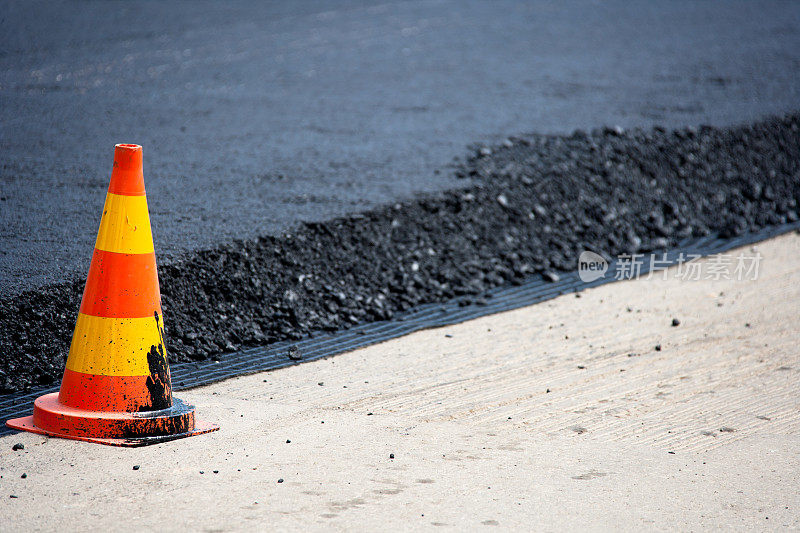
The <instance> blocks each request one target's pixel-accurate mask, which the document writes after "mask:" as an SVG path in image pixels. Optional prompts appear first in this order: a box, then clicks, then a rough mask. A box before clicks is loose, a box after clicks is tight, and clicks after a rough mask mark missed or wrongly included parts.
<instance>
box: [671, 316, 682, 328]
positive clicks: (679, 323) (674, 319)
mask: <svg viewBox="0 0 800 533" xmlns="http://www.w3.org/2000/svg"><path fill="white" fill-rule="evenodd" d="M680 325H681V321H680V320H678V319H677V318H673V319H672V327H673V328H677V327H678V326H680Z"/></svg>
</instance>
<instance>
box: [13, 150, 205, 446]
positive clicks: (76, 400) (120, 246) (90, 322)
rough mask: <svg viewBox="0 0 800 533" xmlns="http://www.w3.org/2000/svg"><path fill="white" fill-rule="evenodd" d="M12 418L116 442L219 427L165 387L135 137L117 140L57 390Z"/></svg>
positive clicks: (20, 424)
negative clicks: (26, 412) (27, 413)
mask: <svg viewBox="0 0 800 533" xmlns="http://www.w3.org/2000/svg"><path fill="white" fill-rule="evenodd" d="M6 424H7V425H8V426H9V427H12V428H14V429H20V430H25V431H32V432H34V433H39V434H42V435H49V436H52V437H63V438H66V439H75V440H83V441H89V442H98V443H101V444H109V445H113V446H144V445H147V444H154V443H157V442H164V441H168V440H174V439H179V438H182V437H189V436H192V435H198V434H200V433H208V432H210V431H214V430H217V429H219V428H218V427H217V426H214V425H212V424H205V423H201V422H198V421H196V420H195V417H194V407H193V406H191V405H187V404H184V403H183V402H181V401H180V400H179V399H177V398H173V397H172V381H171V379H170V374H169V364H168V362H167V353H166V349H165V347H164V323H163V320H162V316H161V293H160V292H159V288H158V273H157V272H156V256H155V251H154V249H153V236H152V233H151V231H150V215H149V213H148V210H147V198H146V196H145V190H144V176H143V174H142V147H141V146H138V145H135V144H118V145H116V147H115V149H114V167H113V169H112V171H111V183H110V185H109V187H108V195H107V196H106V203H105V206H104V207H103V216H102V219H101V220H100V230H99V231H98V234H97V241H96V242H95V247H94V255H93V257H92V263H91V266H90V267H89V275H88V277H87V279H86V287H85V289H84V291H83V299H82V301H81V307H80V312H79V313H78V320H77V323H76V324H75V332H74V334H73V336H72V344H71V346H70V349H69V356H68V357H67V367H66V369H65V370H64V377H63V378H62V380H61V390H60V391H59V392H58V393H52V394H46V395H44V396H41V397H39V398H38V399H37V400H36V401H35V402H34V404H33V416H28V417H25V418H17V419H15V420H9V421H8V422H6Z"/></svg>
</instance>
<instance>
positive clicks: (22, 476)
mask: <svg viewBox="0 0 800 533" xmlns="http://www.w3.org/2000/svg"><path fill="white" fill-rule="evenodd" d="M19 477H20V478H22V479H25V478H27V477H28V474H22V475H21V476H19Z"/></svg>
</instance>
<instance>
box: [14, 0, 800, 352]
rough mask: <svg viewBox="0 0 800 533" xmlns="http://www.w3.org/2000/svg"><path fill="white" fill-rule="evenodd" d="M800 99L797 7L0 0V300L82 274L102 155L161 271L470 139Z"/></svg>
mask: <svg viewBox="0 0 800 533" xmlns="http://www.w3.org/2000/svg"><path fill="white" fill-rule="evenodd" d="M798 104H800V4H798V3H795V2H779V1H764V2H746V1H738V2H726V3H711V2H694V1H678V2H647V3H645V2H637V3H631V2H624V1H620V0H617V1H607V2H564V3H562V2H545V1H535V2H481V1H468V0H449V1H446V0H442V1H434V0H426V1H409V2H381V3H379V4H373V3H366V2H356V1H352V0H350V1H347V0H346V1H343V2H336V3H329V2H303V1H292V2H247V3H241V2H169V3H167V2H79V1H73V2H34V1H30V2H28V1H26V2H12V1H2V2H0V294H2V297H3V299H8V298H13V297H15V296H16V295H17V294H19V293H20V292H22V291H23V290H26V289H31V288H36V287H42V286H44V285H46V284H50V283H53V282H58V281H64V280H74V279H80V278H81V277H82V276H83V275H85V271H86V269H87V268H88V260H89V258H90V256H91V251H92V245H93V242H94V238H95V234H96V230H97V224H98V221H99V217H100V210H101V207H102V204H103V198H104V194H105V189H106V187H107V180H108V175H109V172H110V165H111V160H112V153H113V145H114V144H115V143H118V142H135V143H140V144H142V145H144V150H145V177H146V183H147V188H148V201H149V204H150V209H151V217H152V221H153V228H154V236H155V242H156V250H157V253H158V255H159V260H160V262H161V263H162V264H166V263H169V262H170V261H171V260H172V259H173V258H174V257H176V256H177V255H178V254H180V253H181V252H189V251H193V250H197V249H199V248H209V247H213V246H216V245H219V244H223V243H227V242H229V241H231V240H232V239H235V238H248V239H250V238H255V237H258V236H261V235H275V234H277V233H279V232H280V231H283V230H286V229H289V228H292V227H294V226H295V225H296V224H297V223H298V221H301V220H302V221H308V220H317V221H321V220H327V219H330V218H331V217H334V216H338V215H344V214H348V213H352V212H355V211H362V210H365V209H369V208H373V207H375V206H377V205H381V204H391V203H393V202H396V201H398V200H401V199H407V198H409V197H410V196H412V195H414V194H415V193H418V192H433V191H438V190H443V189H449V188H451V187H454V186H456V185H461V184H463V182H459V181H457V180H456V178H455V177H454V175H453V172H452V169H451V163H452V160H453V157H455V156H463V155H464V154H465V153H466V149H465V147H466V146H467V145H468V144H470V143H473V142H478V143H483V142H486V143H490V144H498V143H500V142H501V141H502V140H503V139H504V138H505V137H506V136H509V135H514V134H519V133H523V132H539V133H569V132H571V131H572V130H573V129H575V128H583V129H587V130H588V129H591V128H593V127H600V126H604V125H608V126H616V125H619V126H622V127H625V128H628V127H631V126H637V125H640V126H650V125H654V124H662V125H664V126H666V127H680V126H685V125H691V124H694V125H697V124H701V123H709V124H714V125H728V124H739V123H749V122H753V121H754V120H757V119H760V118H762V117H765V116H767V115H772V114H781V113H783V112H787V111H791V110H794V109H796V108H798ZM3 348H4V350H5V349H6V348H7V347H5V346H4V347H3ZM6 351H7V350H6Z"/></svg>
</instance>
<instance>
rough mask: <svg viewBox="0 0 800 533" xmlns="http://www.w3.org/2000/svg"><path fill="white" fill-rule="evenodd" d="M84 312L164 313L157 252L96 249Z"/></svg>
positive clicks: (117, 314) (120, 314)
mask: <svg viewBox="0 0 800 533" xmlns="http://www.w3.org/2000/svg"><path fill="white" fill-rule="evenodd" d="M81 313H84V314H86V315H92V316H103V317H117V318H144V317H152V316H153V313H159V314H161V293H160V292H159V290H158V273H157V272H156V254H118V253H115V252H106V251H105V250H97V249H95V251H94V256H93V257H92V265H91V266H90V267H89V276H88V277H87V279H86V288H85V289H84V291H83V300H81Z"/></svg>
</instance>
